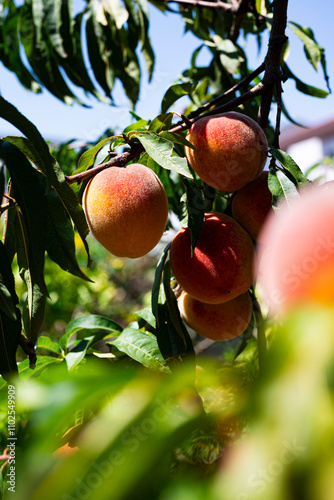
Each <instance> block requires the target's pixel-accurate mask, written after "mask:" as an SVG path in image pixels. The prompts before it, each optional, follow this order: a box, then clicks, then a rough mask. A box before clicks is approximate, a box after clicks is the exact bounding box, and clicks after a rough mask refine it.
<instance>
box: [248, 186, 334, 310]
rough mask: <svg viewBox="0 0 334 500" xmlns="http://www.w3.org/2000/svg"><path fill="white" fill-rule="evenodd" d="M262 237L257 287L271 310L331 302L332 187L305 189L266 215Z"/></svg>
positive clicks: (333, 247) (333, 250)
mask: <svg viewBox="0 0 334 500" xmlns="http://www.w3.org/2000/svg"><path fill="white" fill-rule="evenodd" d="M260 237H261V242H262V243H263V245H262V251H261V252H259V256H258V258H257V262H256V268H257V274H258V282H259V285H260V288H259V290H261V288H262V291H263V294H264V298H265V300H266V301H267V302H268V306H269V307H270V310H271V311H272V312H273V313H284V312H287V311H289V310H290V309H292V308H294V307H296V306H299V305H301V304H306V303H309V302H316V303H322V304H327V305H332V306H333V305H334V186H328V187H327V186H326V189H324V188H323V187H322V186H312V187H306V188H304V189H303V190H302V191H301V195H300V196H298V197H294V198H293V199H292V200H290V202H289V203H285V205H282V206H281V207H280V208H279V210H278V211H277V212H275V213H273V214H270V215H269V217H268V218H267V220H266V222H265V224H264V227H263V230H262V232H261V236H260Z"/></svg>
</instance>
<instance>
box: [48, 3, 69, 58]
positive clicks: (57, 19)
mask: <svg viewBox="0 0 334 500" xmlns="http://www.w3.org/2000/svg"><path fill="white" fill-rule="evenodd" d="M62 4H63V1H62V0H44V2H43V7H44V12H43V14H44V15H43V21H44V23H45V27H46V30H47V33H48V36H49V39H50V42H51V45H52V47H53V49H54V50H55V52H57V54H58V55H59V56H60V57H63V58H65V57H67V54H66V52H65V49H64V46H63V39H62V36H61V33H60V28H61V24H62V19H61V7H62Z"/></svg>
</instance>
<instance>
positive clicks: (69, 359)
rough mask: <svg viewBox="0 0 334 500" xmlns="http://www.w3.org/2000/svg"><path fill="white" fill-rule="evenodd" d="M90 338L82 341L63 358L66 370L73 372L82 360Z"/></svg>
mask: <svg viewBox="0 0 334 500" xmlns="http://www.w3.org/2000/svg"><path fill="white" fill-rule="evenodd" d="M90 341H91V338H87V339H83V340H81V342H79V344H78V345H76V346H75V347H74V348H73V349H71V351H70V352H69V353H67V354H66V356H65V361H66V364H67V368H68V370H73V369H74V368H75V367H76V366H78V364H79V363H81V361H82V360H83V359H84V357H85V356H86V353H87V349H88V347H89V345H90Z"/></svg>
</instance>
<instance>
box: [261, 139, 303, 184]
mask: <svg viewBox="0 0 334 500" xmlns="http://www.w3.org/2000/svg"><path fill="white" fill-rule="evenodd" d="M269 152H270V153H271V154H272V155H273V156H274V157H275V158H276V160H278V161H279V163H280V164H281V165H282V167H283V168H285V169H286V170H288V172H290V174H292V175H293V177H294V178H295V180H296V182H297V184H299V185H303V184H307V183H309V182H310V181H309V180H308V178H307V177H305V175H304V174H303V172H302V171H301V170H300V168H299V167H298V165H297V163H296V162H295V161H294V159H293V158H291V156H290V155H288V153H286V152H285V151H282V150H280V149H275V148H270V149H269Z"/></svg>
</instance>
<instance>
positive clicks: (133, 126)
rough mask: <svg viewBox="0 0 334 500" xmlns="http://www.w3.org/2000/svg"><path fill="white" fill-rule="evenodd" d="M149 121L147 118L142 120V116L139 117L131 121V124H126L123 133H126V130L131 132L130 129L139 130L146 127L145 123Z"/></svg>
mask: <svg viewBox="0 0 334 500" xmlns="http://www.w3.org/2000/svg"><path fill="white" fill-rule="evenodd" d="M149 123H150V122H149V121H148V120H144V118H140V119H139V120H137V121H136V122H135V123H132V124H131V125H128V126H127V127H125V129H124V130H123V133H124V134H126V133H127V132H131V131H132V130H140V129H141V128H145V127H147V125H148V124H149Z"/></svg>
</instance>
